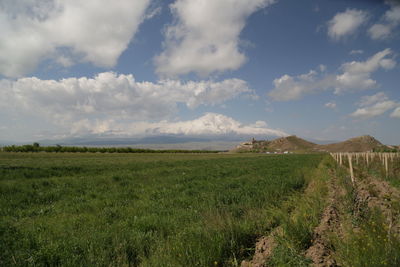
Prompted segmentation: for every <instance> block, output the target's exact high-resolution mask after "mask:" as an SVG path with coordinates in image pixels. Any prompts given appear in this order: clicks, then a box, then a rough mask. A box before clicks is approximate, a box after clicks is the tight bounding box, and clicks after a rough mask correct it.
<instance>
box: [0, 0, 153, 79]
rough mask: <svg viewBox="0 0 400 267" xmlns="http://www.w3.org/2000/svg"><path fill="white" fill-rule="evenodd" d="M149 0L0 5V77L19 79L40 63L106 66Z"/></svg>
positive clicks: (34, 0)
mask: <svg viewBox="0 0 400 267" xmlns="http://www.w3.org/2000/svg"><path fill="white" fill-rule="evenodd" d="M149 3H150V0H135V1H131V0H118V1H114V2H110V1H107V0H85V1H79V0H13V1H1V2H0V32H1V34H0V44H1V45H0V74H3V75H5V76H9V77H21V76H23V75H25V74H27V73H29V72H31V71H33V70H34V69H35V68H36V67H37V65H38V64H39V63H40V62H41V61H42V60H44V59H49V58H51V59H54V61H55V62H58V63H59V64H61V65H63V66H70V65H72V64H73V62H74V61H84V62H90V63H93V64H94V65H96V66H100V67H112V66H114V65H115V64H116V62H117V60H118V57H119V56H120V55H121V53H122V52H123V51H124V50H125V49H126V48H127V46H128V44H129V42H130V40H131V39H132V38H133V36H134V35H135V33H136V31H137V29H138V27H139V25H140V24H141V22H142V21H143V20H144V18H145V12H146V9H147V7H148V5H149Z"/></svg>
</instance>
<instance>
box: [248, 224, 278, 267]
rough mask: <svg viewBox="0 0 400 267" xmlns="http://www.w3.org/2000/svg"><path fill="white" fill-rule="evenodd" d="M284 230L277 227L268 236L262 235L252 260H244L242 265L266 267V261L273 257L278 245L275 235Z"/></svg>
mask: <svg viewBox="0 0 400 267" xmlns="http://www.w3.org/2000/svg"><path fill="white" fill-rule="evenodd" d="M281 231H282V229H281V228H280V227H278V228H275V229H274V230H273V231H272V232H271V234H269V235H268V236H263V237H261V238H260V239H259V240H258V241H257V243H256V249H255V251H254V255H253V258H252V259H251V260H250V261H242V263H241V265H240V266H241V267H264V266H266V265H265V264H266V261H267V260H268V258H269V257H271V255H272V253H273V250H274V248H275V247H276V242H275V236H276V235H277V234H279V233H280V232H281Z"/></svg>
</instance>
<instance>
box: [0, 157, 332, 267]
mask: <svg viewBox="0 0 400 267" xmlns="http://www.w3.org/2000/svg"><path fill="white" fill-rule="evenodd" d="M324 157H325V156H324V155H260V154H258V155H257V154H248V155H245V154H237V155H229V154H94V153H85V154H68V153H65V154H56V153H36V154H33V153H2V154H0V216H1V220H0V265H1V266H8V265H16V266H24V265H32V266H55V265H63V266H93V265H96V266H137V265H141V266H212V265H218V266H235V265H240V262H241V260H243V259H245V258H248V257H249V256H251V255H252V253H253V251H254V244H255V242H256V239H257V238H258V237H259V236H261V235H264V234H266V233H268V232H269V231H270V230H271V229H272V228H273V227H275V226H276V224H277V223H279V222H278V219H277V218H279V217H280V218H281V219H282V215H280V216H276V214H277V213H279V212H280V213H282V214H285V213H286V212H287V211H286V210H285V208H286V209H287V208H288V205H286V206H285V205H283V203H287V202H288V201H289V200H290V199H293V197H294V196H296V194H300V193H301V192H303V191H304V189H305V187H306V184H307V183H308V181H309V177H310V176H311V173H312V172H313V171H314V170H315V169H316V168H317V167H318V165H319V164H320V162H321V160H322V159H323V158H324ZM274 214H275V215H274ZM283 217H284V216H283Z"/></svg>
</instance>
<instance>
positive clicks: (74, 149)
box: [2, 143, 220, 153]
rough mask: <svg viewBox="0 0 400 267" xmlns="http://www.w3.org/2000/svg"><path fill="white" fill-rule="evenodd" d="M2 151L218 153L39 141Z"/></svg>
mask: <svg viewBox="0 0 400 267" xmlns="http://www.w3.org/2000/svg"><path fill="white" fill-rule="evenodd" d="M2 151H4V152H56V153H65V152H67V153H218V152H220V151H214V150H184V149H166V150H160V149H146V148H132V147H86V146H61V145H55V146H41V145H39V143H33V144H32V145H21V146H17V145H11V146H5V147H3V148H2Z"/></svg>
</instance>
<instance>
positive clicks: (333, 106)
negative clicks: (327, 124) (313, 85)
mask: <svg viewBox="0 0 400 267" xmlns="http://www.w3.org/2000/svg"><path fill="white" fill-rule="evenodd" d="M325 107H327V108H332V109H334V108H336V103H335V102H328V103H325Z"/></svg>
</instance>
